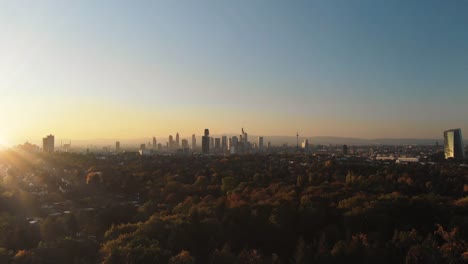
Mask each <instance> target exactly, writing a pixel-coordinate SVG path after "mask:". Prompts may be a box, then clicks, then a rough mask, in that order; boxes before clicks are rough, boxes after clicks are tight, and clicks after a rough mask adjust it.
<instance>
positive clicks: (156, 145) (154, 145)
mask: <svg viewBox="0 0 468 264" xmlns="http://www.w3.org/2000/svg"><path fill="white" fill-rule="evenodd" d="M157 143H158V142H157V140H156V137H153V150H156V148H157V147H158V144H157Z"/></svg>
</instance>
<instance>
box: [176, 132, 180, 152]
mask: <svg viewBox="0 0 468 264" xmlns="http://www.w3.org/2000/svg"><path fill="white" fill-rule="evenodd" d="M175 144H176V147H177V148H178V147H179V146H180V141H179V132H177V134H176V136H175Z"/></svg>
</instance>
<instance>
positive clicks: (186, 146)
mask: <svg viewBox="0 0 468 264" xmlns="http://www.w3.org/2000/svg"><path fill="white" fill-rule="evenodd" d="M182 148H183V149H188V148H189V144H188V140H187V139H182Z"/></svg>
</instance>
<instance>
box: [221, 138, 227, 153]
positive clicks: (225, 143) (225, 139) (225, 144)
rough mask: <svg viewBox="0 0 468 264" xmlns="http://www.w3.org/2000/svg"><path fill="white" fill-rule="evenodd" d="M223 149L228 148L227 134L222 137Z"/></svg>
mask: <svg viewBox="0 0 468 264" xmlns="http://www.w3.org/2000/svg"><path fill="white" fill-rule="evenodd" d="M221 150H222V151H226V150H227V137H226V136H222V137H221Z"/></svg>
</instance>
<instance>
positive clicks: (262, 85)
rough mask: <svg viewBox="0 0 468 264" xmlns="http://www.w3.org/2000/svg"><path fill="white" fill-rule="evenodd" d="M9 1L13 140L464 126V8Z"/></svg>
mask: <svg viewBox="0 0 468 264" xmlns="http://www.w3.org/2000/svg"><path fill="white" fill-rule="evenodd" d="M0 6H1V8H0V32H2V34H0V58H2V59H1V60H0V72H1V74H0V92H1V96H0V104H1V105H2V111H0V120H1V121H2V125H1V126H0V143H1V144H3V145H12V144H19V143H23V142H25V141H27V140H29V141H40V140H41V138H42V137H43V136H44V135H46V134H49V133H54V134H55V135H56V136H57V138H65V139H66V138H70V139H74V140H85V139H96V138H105V139H120V140H125V139H132V138H142V137H150V136H153V135H156V136H158V137H166V136H167V135H169V134H175V132H179V133H181V135H186V136H187V137H188V136H190V135H192V134H194V133H195V134H197V135H201V133H202V131H203V129H204V128H206V127H208V128H210V130H211V131H212V132H213V133H215V134H223V133H228V134H230V133H238V131H239V129H240V128H241V127H246V128H248V130H249V133H250V134H252V135H263V136H273V135H277V136H294V135H295V133H296V131H300V133H301V135H302V136H310V137H312V136H339V137H357V138H441V137H442V132H443V131H444V130H445V129H449V128H455V127H460V128H462V129H463V130H465V131H466V130H467V129H468V126H467V125H466V113H467V112H468V104H466V98H467V96H468V89H467V87H466V86H467V83H468V75H467V74H466V72H468V71H467V70H468V52H467V47H468V31H467V30H466V28H467V25H468V16H466V14H467V13H468V4H467V2H465V1H445V2H442V1H412V2H408V1H298V2H280V1H254V2H252V1H234V2H224V1H223V2H219V1H208V2H206V3H205V4H203V5H200V4H199V3H198V2H195V1H193V2H192V1H189V2H175V1H139V2H138V3H133V2H128V1H79V2H78V1H77V2H59V1H37V2H35V1H34V2H33V1H30V2H19V1H1V2H0ZM464 117H465V118H464Z"/></svg>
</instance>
